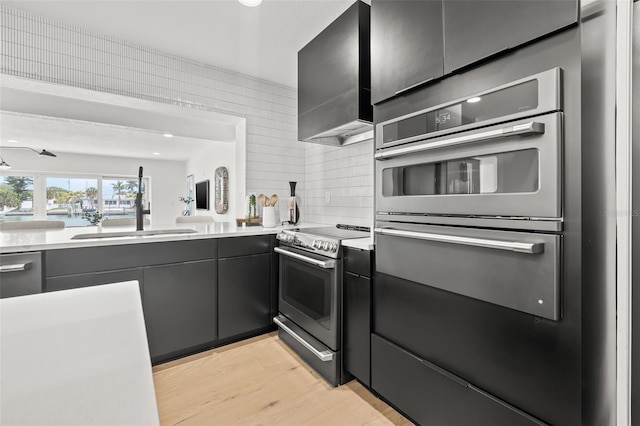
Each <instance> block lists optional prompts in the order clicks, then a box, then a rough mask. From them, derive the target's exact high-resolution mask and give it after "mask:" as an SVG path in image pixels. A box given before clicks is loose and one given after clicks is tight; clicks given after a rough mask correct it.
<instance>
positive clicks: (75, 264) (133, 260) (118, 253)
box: [45, 238, 218, 277]
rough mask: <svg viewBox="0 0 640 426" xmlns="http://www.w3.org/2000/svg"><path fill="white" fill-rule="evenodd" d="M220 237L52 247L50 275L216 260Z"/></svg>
mask: <svg viewBox="0 0 640 426" xmlns="http://www.w3.org/2000/svg"><path fill="white" fill-rule="evenodd" d="M217 243H218V240H217V239H214V238H211V239H204V240H190V241H171V242H164V243H145V244H123V245H118V246H101V247H82V248H70V249H62V250H48V251H47V252H46V254H45V259H46V265H47V270H46V276H47V277H57V276H61V275H72V274H82V273H87V272H96V271H110V270H116V269H127V268H135V267H142V266H153V265H165V264H168V263H178V262H187V261H193V260H204V259H215V258H216V255H217V253H216V249H217Z"/></svg>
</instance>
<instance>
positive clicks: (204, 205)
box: [196, 180, 209, 210]
mask: <svg viewBox="0 0 640 426" xmlns="http://www.w3.org/2000/svg"><path fill="white" fill-rule="evenodd" d="M196 209H198V210H209V180H203V181H202V182H197V183H196Z"/></svg>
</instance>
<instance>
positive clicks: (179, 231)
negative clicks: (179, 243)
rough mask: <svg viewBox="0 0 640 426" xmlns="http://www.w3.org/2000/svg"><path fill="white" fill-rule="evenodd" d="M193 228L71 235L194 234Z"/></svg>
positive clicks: (111, 236)
mask: <svg viewBox="0 0 640 426" xmlns="http://www.w3.org/2000/svg"><path fill="white" fill-rule="evenodd" d="M197 232H198V231H196V230H195V229H158V230H150V231H120V232H101V233H99V234H78V235H74V236H73V237H71V239H72V240H88V239H92V238H117V237H148V236H151V235H171V234H195V233H197Z"/></svg>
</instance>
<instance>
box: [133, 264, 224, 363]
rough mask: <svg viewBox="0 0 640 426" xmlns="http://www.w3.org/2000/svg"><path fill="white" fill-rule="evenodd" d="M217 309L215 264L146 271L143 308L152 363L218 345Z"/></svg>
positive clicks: (168, 266) (173, 265) (162, 267)
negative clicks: (181, 353)
mask: <svg viewBox="0 0 640 426" xmlns="http://www.w3.org/2000/svg"><path fill="white" fill-rule="evenodd" d="M216 305H217V304H216V261H215V260H205V261H197V262H185V263H178V264H172V265H165V266H154V267H148V268H145V269H144V285H143V302H142V307H143V309H144V317H145V322H146V326H147V337H148V339H149V350H150V352H151V358H152V360H154V361H156V360H157V359H158V357H160V356H163V355H167V354H171V353H172V352H176V351H183V350H188V349H189V348H194V349H196V347H198V346H203V345H205V344H207V343H209V342H212V341H214V340H215V339H216V329H217V324H216ZM154 358H155V359H154Z"/></svg>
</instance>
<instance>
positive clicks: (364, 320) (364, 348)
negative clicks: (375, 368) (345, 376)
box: [343, 272, 371, 386]
mask: <svg viewBox="0 0 640 426" xmlns="http://www.w3.org/2000/svg"><path fill="white" fill-rule="evenodd" d="M343 318H344V325H343V327H344V363H345V369H346V370H347V371H348V372H350V373H351V374H353V375H354V376H356V377H357V378H358V380H360V381H361V382H362V383H364V384H365V385H367V386H371V358H370V357H371V340H370V338H371V279H369V278H365V277H361V276H358V275H355V274H352V273H351V272H345V273H344V315H343Z"/></svg>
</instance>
